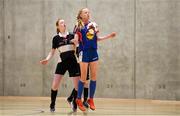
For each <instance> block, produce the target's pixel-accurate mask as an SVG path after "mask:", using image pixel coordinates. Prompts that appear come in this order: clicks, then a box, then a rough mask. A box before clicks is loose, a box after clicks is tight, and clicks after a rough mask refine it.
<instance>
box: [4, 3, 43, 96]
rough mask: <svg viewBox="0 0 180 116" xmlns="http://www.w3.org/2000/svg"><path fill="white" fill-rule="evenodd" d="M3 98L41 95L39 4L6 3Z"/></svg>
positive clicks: (40, 16) (40, 24)
mask: <svg viewBox="0 0 180 116" xmlns="http://www.w3.org/2000/svg"><path fill="white" fill-rule="evenodd" d="M4 2H5V6H4V7H5V38H4V39H5V45H4V46H5V59H4V62H5V67H4V71H5V72H4V73H5V75H4V76H5V77H4V78H5V80H4V90H5V91H4V95H42V89H43V88H42V87H43V84H42V68H41V67H40V66H39V64H38V63H39V62H38V61H39V59H40V58H41V56H42V47H43V45H42V41H43V38H42V33H43V32H42V31H43V25H42V24H43V22H42V15H41V13H42V3H41V1H37V0H16V1H14V0H5V1H4Z"/></svg>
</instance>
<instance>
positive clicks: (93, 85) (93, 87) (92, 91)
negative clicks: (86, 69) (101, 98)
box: [89, 80, 96, 98]
mask: <svg viewBox="0 0 180 116" xmlns="http://www.w3.org/2000/svg"><path fill="white" fill-rule="evenodd" d="M95 91H96V81H92V80H91V81H90V96H89V97H90V98H94V93H95Z"/></svg>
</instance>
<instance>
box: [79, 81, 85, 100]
mask: <svg viewBox="0 0 180 116" xmlns="http://www.w3.org/2000/svg"><path fill="white" fill-rule="evenodd" d="M83 89H84V83H83V82H82V81H81V80H79V82H78V94H77V98H78V99H81V96H82V92H83Z"/></svg>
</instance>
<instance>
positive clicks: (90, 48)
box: [73, 8, 116, 111]
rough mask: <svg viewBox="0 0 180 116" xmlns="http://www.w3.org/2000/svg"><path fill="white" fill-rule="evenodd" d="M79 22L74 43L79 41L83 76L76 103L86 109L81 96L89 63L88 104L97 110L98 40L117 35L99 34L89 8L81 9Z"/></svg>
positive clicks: (78, 17) (81, 108)
mask: <svg viewBox="0 0 180 116" xmlns="http://www.w3.org/2000/svg"><path fill="white" fill-rule="evenodd" d="M77 20H78V24H77V30H78V31H77V32H76V34H75V39H74V40H73V41H74V43H76V44H78V43H79V62H80V70H81V78H80V80H79V83H78V95H77V99H76V103H77V105H78V107H79V109H80V110H81V111H85V110H86V109H85V108H84V106H83V103H82V101H81V96H82V92H83V88H84V84H85V83H86V75H87V70H88V68H87V67H88V65H89V67H90V76H91V80H90V85H89V89H90V93H89V99H88V101H87V102H88V104H89V106H90V109H92V110H95V105H94V100H93V98H94V94H95V90H96V79H97V67H98V59H99V57H98V53H97V48H98V46H97V41H101V40H105V39H109V38H113V37H115V36H116V33H115V32H113V33H111V34H108V35H106V36H104V37H99V36H98V32H99V30H98V27H97V24H96V23H95V22H91V21H90V12H89V9H88V8H83V9H81V10H80V11H79V13H78V16H77Z"/></svg>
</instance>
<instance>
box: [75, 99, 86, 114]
mask: <svg viewBox="0 0 180 116" xmlns="http://www.w3.org/2000/svg"><path fill="white" fill-rule="evenodd" d="M76 104H77V106H78V107H79V109H80V110H81V111H83V112H84V111H86V109H85V108H84V106H83V103H82V101H81V99H76Z"/></svg>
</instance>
